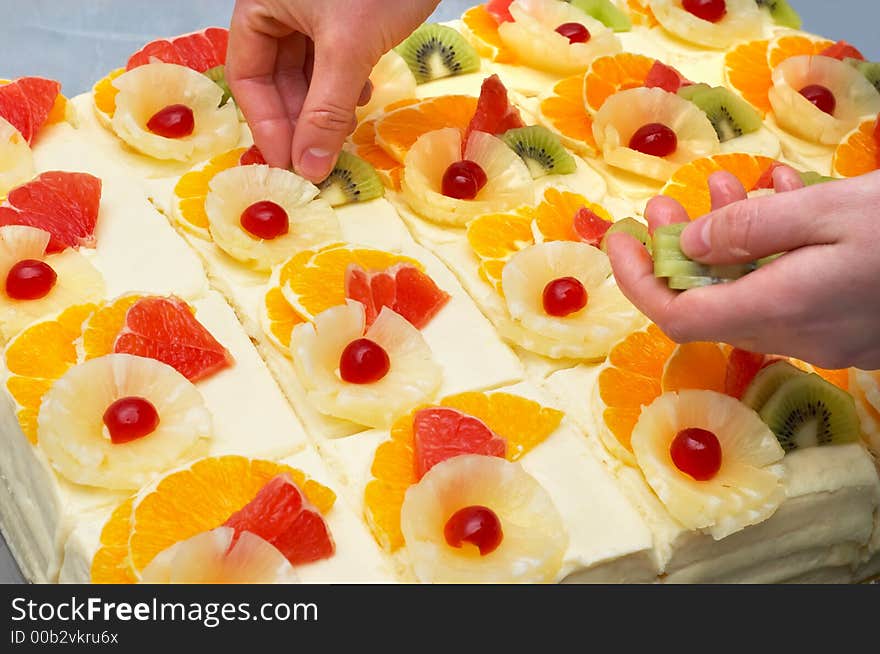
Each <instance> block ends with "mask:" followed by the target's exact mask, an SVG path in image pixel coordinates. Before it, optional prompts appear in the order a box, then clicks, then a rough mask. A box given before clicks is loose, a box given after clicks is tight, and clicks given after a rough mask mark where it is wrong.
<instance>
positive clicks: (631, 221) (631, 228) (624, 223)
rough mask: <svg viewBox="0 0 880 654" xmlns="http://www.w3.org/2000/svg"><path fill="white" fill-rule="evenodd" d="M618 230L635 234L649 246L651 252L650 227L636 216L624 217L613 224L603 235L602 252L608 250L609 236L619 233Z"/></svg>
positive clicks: (631, 234) (643, 243)
mask: <svg viewBox="0 0 880 654" xmlns="http://www.w3.org/2000/svg"><path fill="white" fill-rule="evenodd" d="M618 232H623V233H624V234H629V235H630V236H634V237H635V238H637V239H638V240H639V241H640V242H641V243H642V245H644V246H645V247H646V248H648V251H649V252H650V251H651V246H652V242H651V235H650V234H648V228H647V227H646V226H645V225H643V224H642V223H640V222H639V221H638V220H636V219H635V218H624V219H623V220H618V221H617V222H616V223H614V224H613V225H611V227H609V228H608V231H607V232H605V236H603V237H602V244H601V249H602V252H605V253H607V252H608V237H609V236H611V234H617V233H618Z"/></svg>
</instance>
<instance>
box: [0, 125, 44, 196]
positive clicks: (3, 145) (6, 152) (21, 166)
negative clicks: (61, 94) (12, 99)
mask: <svg viewBox="0 0 880 654" xmlns="http://www.w3.org/2000/svg"><path fill="white" fill-rule="evenodd" d="M35 174H36V170H35V168H34V155H33V152H31V148H30V146H29V145H28V142H27V141H26V140H25V138H24V137H23V136H22V135H21V132H19V131H18V130H17V129H15V127H13V126H12V125H11V124H10V123H9V122H8V121H7V120H6V119H5V118H3V117H2V116H0V198H2V197H4V196H5V195H6V194H7V193H9V191H11V190H12V189H14V188H15V187H16V186H18V185H20V184H23V183H24V182H26V181H27V180H29V179H30V178H31V177H33V176H34V175H35Z"/></svg>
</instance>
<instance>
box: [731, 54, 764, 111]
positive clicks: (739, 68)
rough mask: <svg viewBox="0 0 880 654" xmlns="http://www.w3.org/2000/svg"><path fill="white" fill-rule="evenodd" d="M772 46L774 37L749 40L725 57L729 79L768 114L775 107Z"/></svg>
mask: <svg viewBox="0 0 880 654" xmlns="http://www.w3.org/2000/svg"><path fill="white" fill-rule="evenodd" d="M769 47H770V41H749V42H747V43H742V44H740V45H738V46H736V47H735V48H733V49H732V50H731V51H730V52H728V53H727V54H726V55H725V57H724V73H725V76H726V79H727V83H728V84H729V85H730V86H732V87H733V89H734V90H735V91H737V92H738V93H739V94H740V95H741V96H742V97H743V98H745V100H746V101H747V102H748V103H749V104H751V105H752V106H753V107H755V109H757V110H758V111H760V112H761V113H762V114H764V115H766V114H768V113H770V111H771V110H772V107H771V106H770V99H769V97H768V95H767V93H768V92H769V91H770V87H771V86H773V79H772V70H771V68H770V66H769V65H768V64H767V51H768V49H769Z"/></svg>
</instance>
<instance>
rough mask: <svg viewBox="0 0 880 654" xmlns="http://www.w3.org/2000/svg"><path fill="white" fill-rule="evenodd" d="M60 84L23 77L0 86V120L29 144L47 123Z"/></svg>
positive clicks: (38, 78)
mask: <svg viewBox="0 0 880 654" xmlns="http://www.w3.org/2000/svg"><path fill="white" fill-rule="evenodd" d="M59 95H61V84H59V83H58V82H56V81H54V80H50V79H45V78H42V77H22V78H20V79H17V80H15V81H14V82H11V83H9V84H3V85H2V86H0V116H2V117H3V118H5V119H6V120H7V121H9V123H10V124H11V125H12V126H13V127H15V128H16V129H17V130H18V131H19V132H21V135H22V136H23V137H24V138H25V140H27V142H28V143H33V141H34V138H35V137H36V136H37V134H38V133H39V131H40V130H41V129H42V128H43V126H44V125H45V124H46V122H47V121H48V120H49V115H50V114H51V113H52V110H53V109H54V108H55V102H56V101H57V100H58V96H59Z"/></svg>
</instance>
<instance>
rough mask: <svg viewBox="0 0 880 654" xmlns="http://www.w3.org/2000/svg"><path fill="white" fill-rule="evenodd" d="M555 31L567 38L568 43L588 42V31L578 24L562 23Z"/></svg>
mask: <svg viewBox="0 0 880 654" xmlns="http://www.w3.org/2000/svg"><path fill="white" fill-rule="evenodd" d="M556 31H557V32H558V33H559V34H562V36H564V37H565V38H567V39H568V42H569V43H586V42H587V41H589V40H590V30H588V29H587V28H586V27H584V26H583V25H581V24H580V23H563V24H562V25H560V26H559V27H557V28H556Z"/></svg>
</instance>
